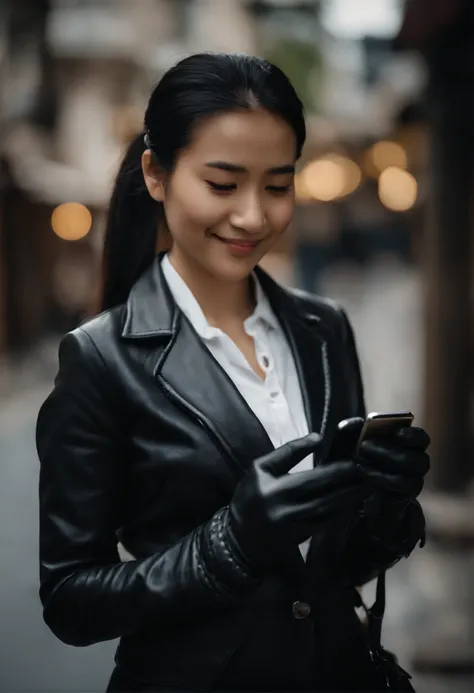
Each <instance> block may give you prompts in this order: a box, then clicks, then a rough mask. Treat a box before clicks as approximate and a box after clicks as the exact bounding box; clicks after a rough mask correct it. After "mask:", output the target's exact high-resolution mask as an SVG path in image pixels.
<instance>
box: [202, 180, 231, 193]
mask: <svg viewBox="0 0 474 693" xmlns="http://www.w3.org/2000/svg"><path fill="white" fill-rule="evenodd" d="M206 183H207V184H208V186H209V187H210V188H211V189H212V190H217V191H218V192H231V191H232V190H235V188H236V187H237V186H236V185H235V183H230V184H228V185H220V184H219V183H214V182H213V181H212V180H207V181H206Z"/></svg>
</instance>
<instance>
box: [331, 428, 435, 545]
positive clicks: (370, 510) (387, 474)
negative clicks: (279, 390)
mask: <svg viewBox="0 0 474 693" xmlns="http://www.w3.org/2000/svg"><path fill="white" fill-rule="evenodd" d="M362 425H363V420H362V419H361V418H353V419H347V420H346V421H343V422H341V424H340V425H339V428H338V432H337V434H336V436H335V438H334V441H333V445H332V448H331V452H330V455H329V458H333V459H334V457H340V456H348V455H349V456H353V459H354V464H355V466H356V469H357V470H358V472H359V474H360V475H361V478H363V479H364V480H365V482H366V483H367V485H368V487H369V488H371V489H372V493H371V494H370V495H368V496H367V498H366V499H365V500H364V504H363V506H362V510H361V517H362V518H363V520H364V521H365V523H366V525H367V527H368V529H369V530H371V531H372V532H373V536H374V537H381V538H383V540H384V541H385V542H387V543H388V544H390V542H391V540H393V541H394V542H395V543H398V540H401V541H402V542H403V544H404V545H405V544H407V545H409V546H411V547H412V548H413V546H414V544H415V543H416V538H417V537H418V538H420V537H422V536H423V533H424V517H423V512H422V510H421V508H420V507H419V505H418V504H416V505H417V506H418V507H417V508H415V507H413V503H414V499H415V498H416V497H417V496H418V495H419V493H420V492H421V490H422V488H423V483H424V477H425V475H426V473H427V472H428V471H429V468H430V459H429V456H428V454H427V453H426V449H427V448H428V446H429V444H430V439H429V436H428V434H427V433H426V432H425V431H424V430H423V429H422V428H417V427H414V426H412V427H405V428H403V429H400V430H399V431H398V432H397V433H396V434H392V435H391V436H388V437H386V438H380V439H377V440H367V441H364V442H363V443H362V445H361V446H360V449H359V451H358V454H357V456H355V447H356V443H357V440H358V438H359V435H360V432H361V430H362ZM408 511H409V512H408Z"/></svg>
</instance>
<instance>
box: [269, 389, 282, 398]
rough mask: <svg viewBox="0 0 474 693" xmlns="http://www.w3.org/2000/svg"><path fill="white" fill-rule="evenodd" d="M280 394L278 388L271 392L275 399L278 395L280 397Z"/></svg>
mask: <svg viewBox="0 0 474 693" xmlns="http://www.w3.org/2000/svg"><path fill="white" fill-rule="evenodd" d="M279 394H280V392H279V391H278V390H274V391H273V392H270V397H271V398H272V399H275V398H276V397H278V395H279Z"/></svg>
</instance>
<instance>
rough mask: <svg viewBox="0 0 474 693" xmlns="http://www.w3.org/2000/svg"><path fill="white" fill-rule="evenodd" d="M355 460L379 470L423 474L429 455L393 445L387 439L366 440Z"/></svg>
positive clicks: (428, 461)
mask: <svg viewBox="0 0 474 693" xmlns="http://www.w3.org/2000/svg"><path fill="white" fill-rule="evenodd" d="M357 462H358V463H360V464H362V465H363V466H371V467H376V468H377V469H378V470H379V471H380V472H393V473H398V474H403V475H408V476H425V475H426V474H427V473H428V472H429V470H430V457H429V455H428V454H427V453H426V452H421V451H418V450H412V449H407V448H403V447H400V445H397V446H394V445H393V444H391V443H390V442H388V441H382V440H366V441H364V442H363V443H362V445H361V446H360V449H359V454H358V459H357Z"/></svg>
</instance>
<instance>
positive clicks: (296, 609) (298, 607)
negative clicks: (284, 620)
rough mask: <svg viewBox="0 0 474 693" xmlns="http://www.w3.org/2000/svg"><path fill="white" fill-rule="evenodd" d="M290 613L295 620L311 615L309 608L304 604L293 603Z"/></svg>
mask: <svg viewBox="0 0 474 693" xmlns="http://www.w3.org/2000/svg"><path fill="white" fill-rule="evenodd" d="M292 611H293V616H294V617H295V618H297V619H303V618H308V616H309V615H310V613H311V607H310V605H309V604H307V603H306V602H295V603H294V604H293V608H292Z"/></svg>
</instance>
